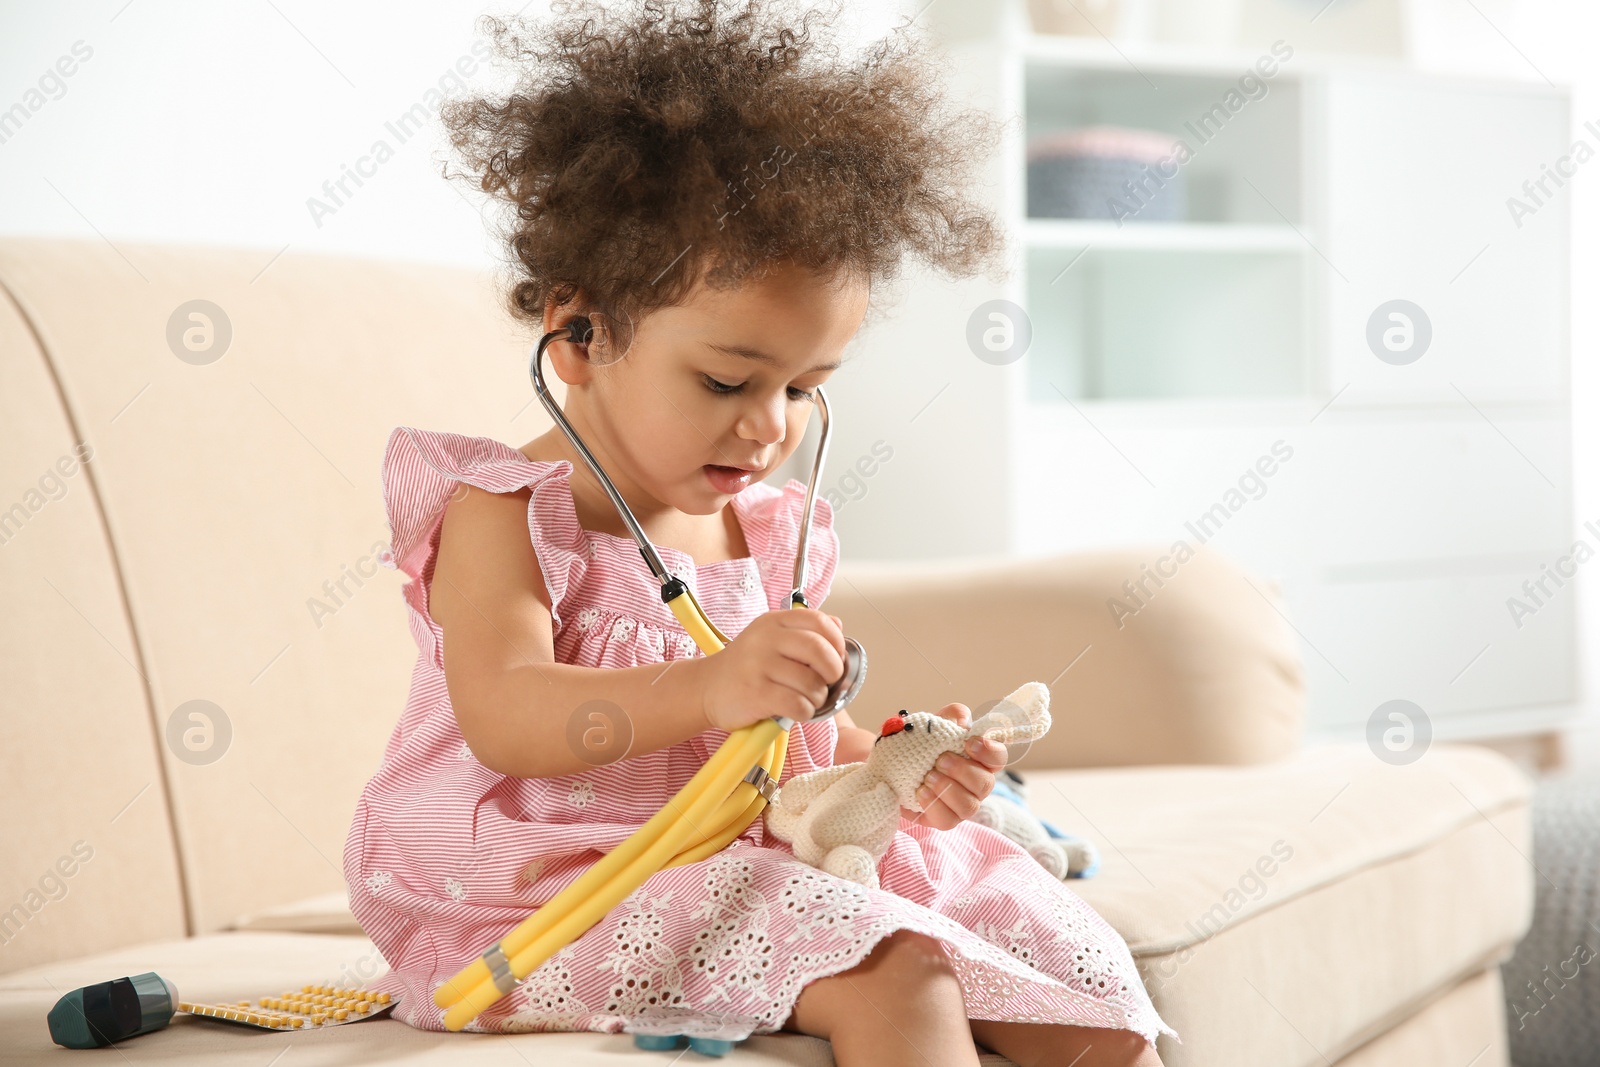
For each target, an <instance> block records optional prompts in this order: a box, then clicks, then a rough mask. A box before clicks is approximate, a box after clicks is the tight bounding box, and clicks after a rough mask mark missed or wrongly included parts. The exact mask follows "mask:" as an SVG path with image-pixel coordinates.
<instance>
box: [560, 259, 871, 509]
mask: <svg viewBox="0 0 1600 1067" xmlns="http://www.w3.org/2000/svg"><path fill="white" fill-rule="evenodd" d="M867 296H868V287H867V284H866V283H865V282H861V281H856V280H854V279H848V280H846V279H840V280H838V281H834V282H829V281H824V280H820V279H818V278H817V277H815V276H814V275H812V274H811V273H810V272H808V271H805V270H802V269H800V268H795V267H784V268H782V269H778V270H774V271H773V272H772V273H770V274H768V275H767V277H765V278H762V279H759V280H756V281H752V282H749V283H747V284H746V285H745V286H744V287H742V288H739V289H736V290H716V289H709V288H707V287H705V286H703V285H701V286H697V287H696V288H695V289H694V290H693V291H692V292H691V294H690V296H689V298H688V300H687V301H686V302H684V303H683V304H680V305H676V306H673V307H668V308H662V309H660V310H657V311H655V312H652V313H650V314H649V315H647V316H645V317H644V319H643V320H642V321H641V322H640V323H639V325H638V327H637V328H636V329H635V330H634V331H633V339H632V346H631V347H630V348H629V349H628V351H627V354H626V355H625V356H624V357H623V358H621V359H620V360H617V361H616V362H614V363H610V364H603V365H600V366H590V365H589V364H587V363H586V362H584V361H582V360H579V359H577V358H575V357H573V356H570V355H567V353H570V352H571V348H570V346H566V345H560V346H555V347H553V348H552V351H555V349H556V348H560V349H562V350H563V353H562V355H558V356H556V357H555V358H556V366H557V369H558V371H559V372H560V373H561V377H562V379H563V380H565V381H566V382H567V383H568V385H569V387H570V388H569V390H568V417H569V419H571V420H572V421H573V422H574V424H575V425H576V426H577V428H578V430H579V432H580V433H582V434H584V436H585V438H586V439H588V440H589V445H590V448H591V450H593V451H595V453H596V455H597V456H598V457H599V459H600V462H601V463H602V464H603V465H604V466H605V467H606V470H607V473H609V474H610V476H611V478H612V480H613V481H615V482H616V483H617V486H618V488H619V490H621V491H622V492H623V493H624V495H626V496H628V497H630V504H631V503H633V502H634V498H635V497H637V496H640V495H642V496H644V497H646V498H651V499H654V500H655V501H657V502H659V503H660V504H662V505H666V506H670V507H673V508H676V509H677V510H679V511H682V512H686V513H689V514H695V515H708V514H712V513H714V512H717V511H720V510H721V509H722V508H723V507H724V506H726V504H727V503H728V501H729V500H730V499H731V498H732V496H733V494H734V493H737V492H739V491H740V490H741V489H742V488H744V487H745V486H747V485H749V484H752V483H754V482H758V481H762V480H764V479H766V478H767V477H769V476H770V475H771V473H772V472H773V470H774V469H776V468H777V467H778V465H779V464H781V463H782V462H783V461H784V460H786V459H787V458H788V457H789V456H790V455H791V454H792V453H793V452H794V450H795V449H796V448H797V447H798V446H799V444H800V441H801V439H802V437H803V436H804V433H805V429H806V424H807V422H809V421H810V420H811V418H812V417H813V409H814V408H815V399H814V397H813V396H812V395H811V394H812V391H813V390H815V388H816V387H817V386H818V385H821V384H823V383H824V382H826V381H827V380H828V378H829V377H830V376H831V375H832V373H833V371H834V369H835V368H837V367H838V365H839V360H840V357H841V354H842V352H843V350H844V348H845V345H846V344H847V342H849V340H850V339H851V338H852V337H853V336H854V335H855V333H856V331H857V329H858V328H859V327H860V325H861V322H862V319H863V318H864V317H865V315H866V310H867ZM551 321H553V317H552V320H551ZM549 328H553V327H549ZM741 349H743V350H748V351H753V352H757V353H761V354H764V355H765V356H767V357H770V361H768V360H763V359H759V358H753V357H750V356H746V355H742V354H740V351H739V350H741ZM563 357H565V358H563ZM580 419H581V421H580ZM591 435H595V436H598V438H599V440H598V441H596V440H594V439H592V437H591ZM710 466H721V467H743V468H747V469H753V473H751V474H750V475H749V476H748V478H747V479H744V480H739V479H733V480H732V481H730V480H728V478H727V477H726V476H721V477H719V476H718V475H717V474H716V472H714V471H710V470H708V467H710ZM630 486H631V488H632V489H633V490H634V492H629V488H630ZM639 503H640V504H644V503H646V501H644V500H640V501H639Z"/></svg>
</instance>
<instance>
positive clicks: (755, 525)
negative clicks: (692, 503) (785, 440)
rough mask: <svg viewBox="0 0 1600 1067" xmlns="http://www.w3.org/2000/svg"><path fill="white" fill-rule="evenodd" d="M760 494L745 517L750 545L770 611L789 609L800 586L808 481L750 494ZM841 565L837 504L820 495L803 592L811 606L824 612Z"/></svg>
mask: <svg viewBox="0 0 1600 1067" xmlns="http://www.w3.org/2000/svg"><path fill="white" fill-rule="evenodd" d="M749 493H756V494H758V495H757V496H756V497H755V498H754V499H753V500H752V501H751V502H750V503H749V504H748V505H747V506H746V510H745V513H744V514H743V515H742V516H741V517H740V518H741V521H742V523H743V527H744V536H745V543H746V544H747V545H748V547H749V549H750V554H751V555H752V556H754V557H755V559H756V560H757V563H758V565H759V566H760V568H761V578H762V585H763V586H764V587H765V588H766V591H767V607H768V608H769V610H772V611H777V610H778V609H780V608H786V607H788V606H789V604H788V601H789V593H790V592H791V591H792V590H793V588H794V556H795V550H796V548H797V547H798V546H799V542H800V518H801V516H802V515H803V514H804V512H805V507H806V486H805V483H804V482H801V481H798V480H796V479H794V478H790V479H789V481H788V482H787V483H786V484H785V485H784V486H783V488H781V489H779V488H777V487H775V486H769V485H766V484H765V483H757V484H756V485H752V486H751V487H750V488H748V489H746V490H745V491H744V493H741V494H740V496H744V495H745V494H749ZM838 566H839V535H838V533H837V532H836V531H835V530H834V528H833V505H832V504H830V503H828V501H827V498H826V497H824V496H823V495H822V494H821V493H818V494H817V498H816V500H815V502H814V503H813V504H812V511H811V540H810V542H809V544H808V545H807V562H806V581H805V588H804V589H803V590H802V591H803V592H804V593H805V595H806V603H807V605H809V606H810V607H813V608H820V607H821V606H822V603H823V601H825V600H826V599H827V598H828V593H829V591H830V590H831V589H832V588H833V576H834V573H835V571H836V570H837V569H838Z"/></svg>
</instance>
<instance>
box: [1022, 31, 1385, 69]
mask: <svg viewBox="0 0 1600 1067" xmlns="http://www.w3.org/2000/svg"><path fill="white" fill-rule="evenodd" d="M1019 52H1020V54H1021V57H1022V59H1023V60H1024V61H1025V62H1027V63H1030V64H1034V65H1037V66H1063V67H1074V68H1099V69H1104V70H1119V71H1127V72H1129V73H1132V74H1135V75H1138V76H1141V77H1143V76H1151V77H1153V76H1154V75H1157V74H1183V75H1198V76H1201V77H1228V78H1237V77H1238V76H1239V75H1240V74H1242V73H1243V72H1244V71H1246V70H1248V69H1250V68H1251V67H1253V66H1254V65H1255V62H1256V60H1258V59H1260V58H1261V54H1262V53H1261V52H1260V51H1250V50H1248V49H1244V48H1238V49H1230V50H1225V51H1224V50H1218V49H1214V48H1193V47H1187V46H1183V45H1167V44H1159V43H1154V44H1147V43H1141V42H1134V41H1116V42H1111V41H1108V40H1106V39H1105V38H1103V37H1076V36H1072V35H1069V34H1059V35H1053V34H1045V33H1035V34H1027V35H1026V36H1024V37H1023V39H1022V47H1021V48H1020V49H1019ZM1289 62H1290V63H1291V64H1294V65H1295V69H1289V70H1285V73H1287V74H1288V75H1289V76H1290V77H1297V76H1298V75H1299V73H1300V70H1301V69H1303V67H1304V66H1305V65H1306V61H1305V59H1304V58H1302V57H1301V56H1300V55H1298V54H1296V55H1295V56H1294V57H1293V58H1292V59H1291V60H1290V61H1289ZM1345 62H1346V63H1348V64H1352V65H1354V64H1358V63H1359V64H1361V65H1377V66H1380V67H1385V68H1390V67H1396V66H1399V65H1400V64H1398V63H1396V62H1395V61H1393V60H1380V59H1365V58H1362V59H1358V60H1357V59H1346V60H1345Z"/></svg>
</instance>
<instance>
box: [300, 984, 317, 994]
mask: <svg viewBox="0 0 1600 1067" xmlns="http://www.w3.org/2000/svg"><path fill="white" fill-rule="evenodd" d="M314 988H315V987H314V986H308V985H303V986H301V987H300V992H302V993H309V992H311V990H312V989H314Z"/></svg>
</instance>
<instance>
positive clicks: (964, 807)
mask: <svg viewBox="0 0 1600 1067" xmlns="http://www.w3.org/2000/svg"><path fill="white" fill-rule="evenodd" d="M937 714H938V715H939V717H940V718H944V719H950V720H952V721H953V722H955V724H956V725H957V726H960V727H962V728H963V729H965V728H966V727H968V726H971V725H972V709H971V708H969V707H967V706H966V705H965V704H946V705H945V706H944V707H942V708H940V709H939V711H938V712H937ZM1006 755H1007V753H1006V746H1005V745H1002V744H1001V743H1000V742H998V741H991V740H989V739H988V738H982V737H975V738H972V739H970V740H969V741H967V742H966V747H965V749H964V751H962V752H960V753H956V752H946V753H944V754H943V755H941V756H940V757H939V759H938V762H936V763H935V764H934V766H933V769H932V770H931V771H929V772H928V776H927V777H926V778H924V779H923V783H922V786H921V787H920V788H919V789H918V790H917V799H918V800H919V801H920V802H921V803H922V806H923V810H922V811H921V812H915V811H912V810H910V809H909V808H901V809H900V815H901V817H902V818H903V819H905V820H906V821H907V822H914V823H920V824H921V825H923V826H931V827H933V828H934V829H935V830H949V829H951V828H952V827H955V826H958V825H960V824H961V823H962V822H965V821H966V820H967V819H970V818H972V817H973V816H974V815H976V814H977V812H978V805H979V804H980V803H981V802H982V801H983V798H984V797H986V796H988V795H989V793H990V792H991V791H992V790H993V789H994V776H995V774H996V773H997V772H999V771H1001V770H1004V769H1005V765H1006Z"/></svg>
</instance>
